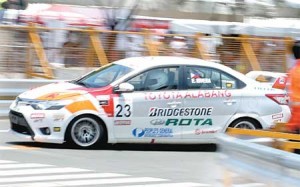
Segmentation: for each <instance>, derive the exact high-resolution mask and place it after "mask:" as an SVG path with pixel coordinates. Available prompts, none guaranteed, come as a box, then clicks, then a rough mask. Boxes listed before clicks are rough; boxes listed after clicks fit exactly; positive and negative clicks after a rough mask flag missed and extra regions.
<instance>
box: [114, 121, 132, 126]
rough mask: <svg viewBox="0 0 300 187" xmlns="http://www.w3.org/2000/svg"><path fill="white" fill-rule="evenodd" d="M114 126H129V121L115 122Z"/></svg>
mask: <svg viewBox="0 0 300 187" xmlns="http://www.w3.org/2000/svg"><path fill="white" fill-rule="evenodd" d="M114 125H117V126H119V125H131V120H115V121H114Z"/></svg>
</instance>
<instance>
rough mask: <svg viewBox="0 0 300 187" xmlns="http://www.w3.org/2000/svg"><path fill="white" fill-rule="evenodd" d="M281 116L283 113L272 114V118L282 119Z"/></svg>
mask: <svg viewBox="0 0 300 187" xmlns="http://www.w3.org/2000/svg"><path fill="white" fill-rule="evenodd" d="M280 118H283V113H279V114H274V115H272V119H280Z"/></svg>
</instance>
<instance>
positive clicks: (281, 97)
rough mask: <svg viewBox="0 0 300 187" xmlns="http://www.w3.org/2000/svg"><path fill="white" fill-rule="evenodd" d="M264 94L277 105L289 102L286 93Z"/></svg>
mask: <svg viewBox="0 0 300 187" xmlns="http://www.w3.org/2000/svg"><path fill="white" fill-rule="evenodd" d="M266 96H267V97H268V98H270V99H272V100H273V101H275V102H276V103H278V104H279V105H288V104H289V97H288V95H287V94H266Z"/></svg>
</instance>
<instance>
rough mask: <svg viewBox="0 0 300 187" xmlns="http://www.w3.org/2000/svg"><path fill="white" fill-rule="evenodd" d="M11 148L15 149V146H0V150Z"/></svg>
mask: <svg viewBox="0 0 300 187" xmlns="http://www.w3.org/2000/svg"><path fill="white" fill-rule="evenodd" d="M12 149H17V148H15V147H9V146H0V150H12Z"/></svg>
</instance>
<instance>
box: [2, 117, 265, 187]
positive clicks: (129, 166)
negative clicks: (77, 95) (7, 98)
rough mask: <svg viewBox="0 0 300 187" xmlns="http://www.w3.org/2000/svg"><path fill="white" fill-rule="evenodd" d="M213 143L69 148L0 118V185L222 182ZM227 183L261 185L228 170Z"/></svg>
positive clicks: (173, 186)
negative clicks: (22, 132) (29, 137)
mask: <svg viewBox="0 0 300 187" xmlns="http://www.w3.org/2000/svg"><path fill="white" fill-rule="evenodd" d="M216 150H217V146H216V145H212V144H202V145H147V144H115V145H111V144H109V145H106V146H104V147H101V148H100V147H99V148H95V149H74V148H70V147H69V146H67V145H66V144H62V145H58V144H46V143H35V142H32V141H24V140H22V139H19V138H17V137H15V136H13V135H12V134H11V133H10V132H9V122H8V120H0V187H2V186H7V187H16V186H18V187H19V186H20V187H27V186H28V187H33V186H43V187H52V186H53V187H56V186H101V187H102V186H112V187H114V186H118V187H120V186H122V187H140V186H145V187H194V186H195V187H196V186H199V187H206V186H210V187H223V186H225V184H224V182H226V180H224V179H225V178H224V168H223V167H222V163H221V162H220V154H219V153H218V152H217V151H216ZM232 176H233V177H234V179H233V182H234V183H233V184H234V185H233V186H235V187H243V186H253V187H254V186H256V187H258V186H262V187H263V186H265V185H263V184H260V183H256V182H255V181H250V180H247V179H242V178H243V177H242V176H239V175H238V174H233V175H232Z"/></svg>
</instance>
